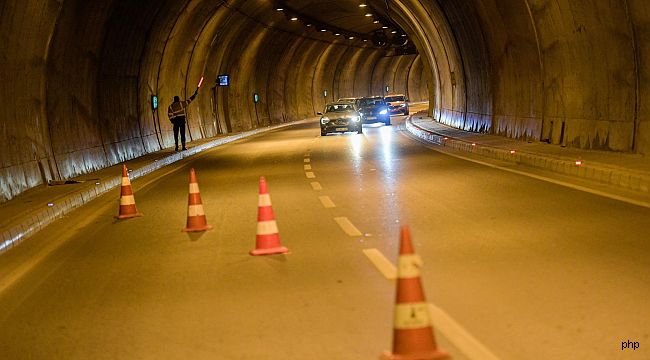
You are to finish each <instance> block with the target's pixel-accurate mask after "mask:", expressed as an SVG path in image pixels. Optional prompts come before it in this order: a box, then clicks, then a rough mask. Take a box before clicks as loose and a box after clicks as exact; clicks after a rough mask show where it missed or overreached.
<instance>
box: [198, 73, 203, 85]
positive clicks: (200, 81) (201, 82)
mask: <svg viewBox="0 0 650 360" xmlns="http://www.w3.org/2000/svg"><path fill="white" fill-rule="evenodd" d="M201 84H203V76H201V80H199V86H197V87H201Z"/></svg>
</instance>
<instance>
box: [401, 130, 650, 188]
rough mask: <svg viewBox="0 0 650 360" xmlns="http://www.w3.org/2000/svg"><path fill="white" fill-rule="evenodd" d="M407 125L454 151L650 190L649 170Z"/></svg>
mask: <svg viewBox="0 0 650 360" xmlns="http://www.w3.org/2000/svg"><path fill="white" fill-rule="evenodd" d="M405 124H406V130H407V131H408V132H409V133H411V134H413V135H414V136H416V137H418V138H420V139H422V140H424V141H426V142H428V143H433V144H436V145H440V146H444V147H449V148H451V149H454V150H459V151H465V152H470V153H474V154H478V155H481V156H485V157H488V158H492V159H496V160H502V161H506V162H510V163H513V164H522V165H527V166H531V167H534V168H539V169H544V170H550V171H553V172H556V173H559V174H564V175H571V176H576V177H580V178H584V179H588V180H592V181H597V182H600V183H603V184H608V185H613V186H616V187H620V188H622V189H626V190H633V191H637V192H642V193H644V194H648V192H649V189H650V174H648V173H647V172H640V171H634V170H629V169H621V168H616V167H613V166H610V165H604V164H598V163H585V162H581V163H580V164H579V165H578V164H577V160H573V159H567V158H562V157H557V156H553V155H542V154H535V153H527V152H523V151H519V150H515V149H503V148H498V147H493V146H486V145H482V144H478V143H471V142H468V141H464V140H459V139H455V138H450V137H448V136H445V135H443V134H439V133H436V132H434V131H431V130H428V129H425V128H422V127H420V126H418V125H417V124H414V123H413V122H412V119H411V117H409V118H408V119H407V120H406V122H405Z"/></svg>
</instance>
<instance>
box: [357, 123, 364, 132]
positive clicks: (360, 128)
mask: <svg viewBox="0 0 650 360" xmlns="http://www.w3.org/2000/svg"><path fill="white" fill-rule="evenodd" d="M357 134H363V126H361V125H359V128H358V129H357Z"/></svg>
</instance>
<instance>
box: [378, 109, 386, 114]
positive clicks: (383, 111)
mask: <svg viewBox="0 0 650 360" xmlns="http://www.w3.org/2000/svg"><path fill="white" fill-rule="evenodd" d="M386 114H388V110H386V109H384V110H382V111H380V112H379V115H386Z"/></svg>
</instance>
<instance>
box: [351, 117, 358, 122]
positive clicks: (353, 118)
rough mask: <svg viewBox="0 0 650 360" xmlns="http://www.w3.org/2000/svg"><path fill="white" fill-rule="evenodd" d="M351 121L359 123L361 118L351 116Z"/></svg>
mask: <svg viewBox="0 0 650 360" xmlns="http://www.w3.org/2000/svg"><path fill="white" fill-rule="evenodd" d="M350 120H352V121H354V122H358V121H359V117H358V116H351V117H350Z"/></svg>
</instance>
